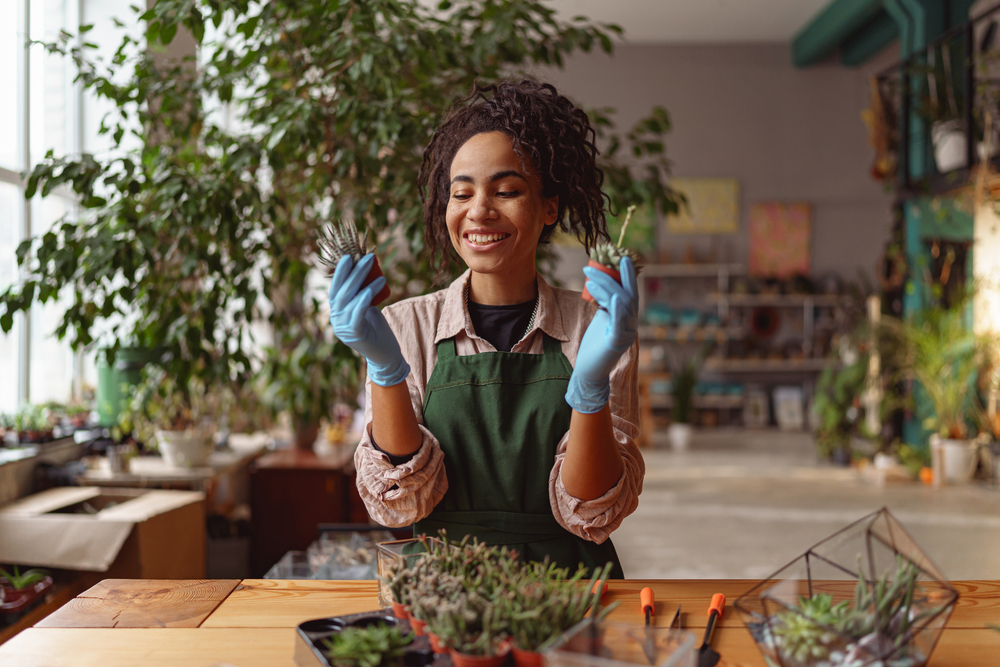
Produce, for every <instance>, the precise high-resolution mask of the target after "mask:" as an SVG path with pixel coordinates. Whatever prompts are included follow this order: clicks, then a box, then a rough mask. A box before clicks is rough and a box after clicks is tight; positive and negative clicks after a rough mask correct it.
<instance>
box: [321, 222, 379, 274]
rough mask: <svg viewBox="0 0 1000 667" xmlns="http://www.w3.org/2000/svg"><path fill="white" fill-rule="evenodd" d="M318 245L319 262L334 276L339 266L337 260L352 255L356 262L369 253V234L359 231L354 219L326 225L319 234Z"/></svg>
mask: <svg viewBox="0 0 1000 667" xmlns="http://www.w3.org/2000/svg"><path fill="white" fill-rule="evenodd" d="M318 236H319V237H318V238H317V240H316V245H317V246H318V247H319V262H320V264H322V265H323V266H324V267H325V268H326V271H327V275H329V276H332V275H333V272H334V271H335V270H336V268H337V262H339V261H340V258H341V257H343V256H344V255H350V256H351V258H352V259H353V260H354V262H355V264H356V263H358V262H359V261H361V258H362V257H364V256H365V255H366V254H368V239H367V234H365V235H362V234H361V233H360V232H358V228H357V227H356V226H355V224H354V221H353V220H348V221H346V222H340V223H339V224H333V225H326V226H324V227H323V228H322V229H321V230H320V233H319V235H318Z"/></svg>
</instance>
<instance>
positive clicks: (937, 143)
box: [931, 120, 968, 174]
mask: <svg viewBox="0 0 1000 667" xmlns="http://www.w3.org/2000/svg"><path fill="white" fill-rule="evenodd" d="M931 141H932V142H933V143H934V162H936V163H937V168H938V172H940V173H942V174H945V173H948V172H949V171H954V170H955V169H959V168H961V167H965V166H967V162H968V155H967V154H966V148H967V146H966V140H965V130H964V129H963V127H962V121H960V120H945V121H938V122H936V123H934V124H933V125H931Z"/></svg>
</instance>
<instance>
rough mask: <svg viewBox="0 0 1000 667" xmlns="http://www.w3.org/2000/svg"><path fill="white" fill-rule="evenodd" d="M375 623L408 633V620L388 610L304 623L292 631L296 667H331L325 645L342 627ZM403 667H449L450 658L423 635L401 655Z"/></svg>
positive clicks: (416, 638) (414, 640) (415, 639)
mask: <svg viewBox="0 0 1000 667" xmlns="http://www.w3.org/2000/svg"><path fill="white" fill-rule="evenodd" d="M375 624H378V625H394V626H397V627H399V630H400V632H402V633H403V634H404V635H407V634H409V633H410V630H411V629H410V622H409V621H401V620H399V619H398V618H396V617H395V616H393V615H392V614H391V613H390V612H389V611H388V610H382V611H366V612H363V613H360V614H350V615H348V616H330V617H327V618H317V619H313V620H311V621H306V622H305V623H300V624H299V626H298V627H297V628H296V629H295V632H296V637H295V664H296V665H298V667H333V663H331V662H330V660H329V659H328V658H327V657H326V652H325V649H326V646H325V644H324V642H325V641H326V640H327V639H329V638H330V637H332V636H333V635H335V634H337V633H338V632H340V631H341V630H343V629H344V628H350V627H367V626H369V625H375ZM403 667H451V658H449V657H448V656H447V655H446V654H437V655H436V654H435V653H434V651H432V650H431V642H430V640H429V639H428V638H427V637H426V636H423V637H415V638H414V639H413V643H412V644H410V646H409V647H408V648H407V651H406V654H405V655H404V656H403Z"/></svg>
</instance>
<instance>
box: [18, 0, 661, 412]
mask: <svg viewBox="0 0 1000 667" xmlns="http://www.w3.org/2000/svg"><path fill="white" fill-rule="evenodd" d="M137 11H138V10H137ZM139 18H140V19H142V20H143V21H145V22H146V33H145V40H143V41H139V42H137V41H135V40H133V39H132V38H130V37H126V38H125V39H124V40H123V42H122V44H121V47H120V48H119V49H118V51H117V52H116V54H115V55H114V56H113V57H112V58H111V59H110V60H109V61H107V62H104V61H100V60H98V59H96V58H94V57H93V56H92V51H91V50H90V49H88V45H84V46H82V47H75V46H73V42H72V40H71V38H70V36H69V35H67V36H66V38H65V39H63V40H62V41H61V42H58V43H51V44H48V45H47V48H48V49H49V50H50V51H51V52H53V53H62V54H65V55H66V56H67V57H71V58H73V59H74V61H75V63H76V65H77V67H78V70H79V79H80V80H81V81H82V84H83V86H84V87H85V88H87V89H89V90H90V91H91V92H92V93H93V94H95V95H96V96H97V97H99V98H103V99H105V100H108V101H110V102H111V103H112V105H113V110H112V111H111V112H110V113H109V114H108V116H107V117H106V118H105V119H104V121H103V123H102V126H101V132H102V133H104V134H107V135H109V136H111V137H112V138H113V139H114V140H115V142H116V143H117V142H121V141H123V140H124V139H126V138H127V135H129V134H132V135H135V138H137V139H138V144H139V148H138V149H136V150H134V151H128V152H119V153H118V154H116V155H114V156H113V157H109V158H104V159H98V158H95V157H93V156H90V155H82V156H57V155H51V154H50V155H48V156H47V157H46V158H45V160H43V162H42V163H41V164H38V165H37V166H35V168H34V169H33V170H32V172H31V174H30V178H29V185H28V189H27V195H28V196H29V197H31V196H34V195H35V193H36V192H40V193H41V194H42V195H43V196H44V195H46V194H48V193H49V192H51V191H52V190H53V189H55V188H71V189H72V190H73V191H74V192H75V193H77V195H78V196H79V199H80V203H81V206H82V209H83V213H82V215H81V216H79V219H78V220H64V221H62V222H60V223H59V224H57V226H56V227H54V228H53V229H52V230H51V231H49V232H46V233H45V234H43V235H41V236H40V237H36V238H33V239H29V240H28V241H25V242H24V243H23V244H22V245H21V246H20V248H19V249H18V262H19V264H20V265H21V267H22V270H23V272H24V280H23V281H22V282H21V283H19V284H17V285H15V286H13V287H12V288H10V289H8V290H7V291H6V292H4V293H3V294H2V295H0V327H2V328H3V330H4V331H9V330H10V328H11V326H12V324H13V316H14V314H15V313H16V312H18V311H26V310H27V309H28V308H29V307H30V306H31V304H32V303H34V302H37V301H41V302H45V301H47V300H49V299H52V298H55V297H56V296H57V295H59V294H62V295H66V297H67V298H66V301H67V305H68V307H67V310H66V313H65V315H64V317H63V320H62V323H61V325H60V326H59V328H58V330H57V332H56V333H57V334H58V335H59V336H69V338H70V342H71V343H72V345H73V346H74V347H80V346H87V345H91V344H92V343H94V342H95V339H96V338H97V332H98V331H100V330H101V329H102V328H109V327H110V328H111V334H110V336H109V339H110V341H111V344H110V345H111V349H112V351H114V350H116V349H118V347H119V346H120V345H123V344H133V345H140V346H143V347H149V348H156V349H160V350H163V351H164V356H163V359H164V361H163V364H164V365H165V366H166V368H167V370H168V371H169V372H171V373H172V374H173V375H174V376H176V377H177V378H178V380H179V382H178V384H179V385H180V386H185V382H184V380H185V379H186V378H188V377H192V376H198V377H199V378H201V379H203V380H205V381H208V382H219V381H236V382H244V381H246V380H247V379H248V378H251V377H254V376H259V377H263V378H264V379H266V381H267V382H268V384H269V385H270V390H269V395H270V396H272V397H273V398H274V400H275V407H277V408H284V409H289V410H291V411H292V413H293V414H294V415H295V417H296V420H297V421H306V422H308V421H315V420H317V419H318V418H319V417H320V416H322V415H323V414H325V413H326V410H327V409H328V407H329V406H330V405H331V404H332V402H333V401H334V400H335V399H337V398H341V397H343V396H345V395H348V396H349V395H350V394H351V393H352V392H353V391H355V390H356V386H357V384H356V383H357V380H358V367H357V364H358V361H357V358H356V357H355V356H354V355H353V354H351V353H350V351H349V350H348V349H347V348H346V346H344V345H342V344H340V343H339V342H337V341H335V340H334V339H333V338H332V336H331V333H330V330H329V326H328V324H327V323H326V304H325V294H322V293H320V290H317V289H315V284H313V286H312V287H311V286H310V282H309V280H308V279H309V276H310V272H311V271H312V270H313V269H314V267H315V266H316V241H317V231H318V230H319V229H320V227H321V226H322V225H323V224H325V223H327V222H330V221H334V220H338V219H352V220H354V221H355V222H356V223H357V225H358V227H359V228H367V229H368V230H369V234H370V238H371V239H372V240H373V241H375V242H376V243H377V250H378V253H379V255H380V256H381V258H382V265H383V267H385V268H386V270H387V274H388V278H389V281H390V283H391V284H392V288H393V295H394V298H397V299H398V298H404V297H406V296H412V295H414V294H417V293H420V292H423V291H427V290H429V289H431V287H432V284H431V283H432V280H433V276H434V272H433V271H431V269H430V266H429V259H430V258H428V257H426V254H425V253H423V252H422V251H423V219H422V213H421V204H420V199H419V196H418V193H417V187H416V176H417V172H418V168H419V164H420V160H421V152H422V149H423V147H424V146H425V145H426V144H427V142H428V140H429V138H430V135H431V133H432V132H433V130H434V128H435V127H436V126H437V125H438V124H439V122H440V121H441V119H442V117H443V114H444V112H445V111H446V110H447V108H448V107H449V106H450V105H451V104H452V103H453V102H454V101H455V100H456V99H459V98H461V97H463V96H464V95H466V94H468V92H469V91H470V90H471V88H472V85H473V83H474V82H475V81H477V80H480V81H489V80H496V79H498V78H502V77H504V76H509V75H513V74H516V72H517V71H519V70H520V69H522V68H532V67H536V66H561V65H562V63H563V60H564V58H565V57H567V56H568V55H569V54H571V53H573V52H576V51H590V50H592V49H595V48H600V49H602V50H603V51H605V52H609V53H610V52H611V51H612V47H613V44H612V38H613V36H615V35H616V34H617V33H619V32H620V29H619V28H618V27H617V26H613V25H595V24H593V23H591V22H589V21H588V20H586V19H584V18H582V17H578V18H576V19H574V20H572V21H569V22H566V21H562V20H559V19H557V18H556V17H555V14H554V12H553V10H551V9H550V8H548V7H546V6H545V5H543V4H542V3H540V2H534V1H530V0H485V1H483V0H461V1H457V2H442V3H441V4H440V5H439V6H438V7H437V9H436V10H434V9H429V8H426V7H424V6H422V5H421V4H419V3H418V2H417V1H416V0H366V1H361V0H355V1H340V0H267V1H264V0H158V1H157V2H156V4H155V5H154V6H153V7H152V8H151V9H149V10H148V11H145V12H143V13H141V15H140V16H139ZM181 27H183V28H184V29H186V30H187V31H189V32H190V34H191V35H192V36H193V37H194V40H195V42H196V44H197V46H198V58H197V61H195V59H194V58H191V59H189V60H188V61H182V62H174V61H170V60H168V59H167V58H165V57H163V54H162V50H163V48H162V47H163V46H164V45H167V44H169V43H170V42H171V41H172V40H173V39H174V37H175V35H176V34H177V31H178V30H179V29H180V28H181ZM86 29H87V27H86V26H85V27H84V28H82V29H81V30H82V31H86ZM158 51H159V52H160V53H159V54H158V53H157V52H158ZM220 105H221V106H223V107H225V108H228V109H229V110H230V111H231V114H232V115H234V116H236V117H238V118H239V122H238V123H237V127H235V128H234V127H227V126H225V125H224V124H220V122H218V118H219V117H220V115H219V114H214V113H212V110H213V109H218V108H219V106H220ZM609 113H610V112H609V110H603V111H599V112H594V113H593V114H592V119H593V120H594V122H595V124H596V125H597V127H598V129H599V131H600V132H601V135H602V137H603V139H602V141H603V142H604V143H605V145H606V146H607V149H606V151H605V155H604V159H603V161H602V163H601V166H602V167H603V168H604V170H605V173H606V179H607V180H606V182H607V186H608V187H607V190H608V194H609V196H610V198H611V200H612V204H613V205H614V206H615V207H618V208H621V207H623V206H625V205H627V204H630V203H645V204H649V205H652V206H655V207H657V208H658V209H659V210H661V211H663V212H664V213H670V212H673V211H675V210H676V209H677V206H678V203H679V202H680V201H681V200H680V198H679V196H678V195H676V193H674V192H673V191H672V190H670V188H669V186H668V185H667V184H666V182H665V177H666V175H667V169H668V164H667V162H666V159H665V149H664V144H663V135H664V134H665V133H666V132H668V131H669V129H670V123H669V118H668V116H667V114H666V112H665V111H664V110H662V109H656V110H653V112H652V113H651V115H650V117H649V118H647V119H645V120H643V121H641V122H640V123H638V124H637V125H636V127H635V128H633V129H632V130H631V131H630V132H628V133H626V134H625V136H624V137H619V136H618V135H616V134H615V133H614V131H613V126H612V125H611V121H610V117H609ZM623 154H624V155H626V157H623V158H622V159H619V157H620V156H622V155H623ZM260 319H267V320H269V321H270V323H271V325H272V328H273V332H274V335H273V344H272V345H271V346H270V347H267V348H266V353H265V354H264V355H263V358H259V357H255V355H259V352H257V351H258V350H260V349H261V348H260V345H259V344H258V342H256V341H254V340H253V338H252V336H251V335H250V332H251V323H253V322H255V321H257V320H260ZM262 368H263V372H261V369H262Z"/></svg>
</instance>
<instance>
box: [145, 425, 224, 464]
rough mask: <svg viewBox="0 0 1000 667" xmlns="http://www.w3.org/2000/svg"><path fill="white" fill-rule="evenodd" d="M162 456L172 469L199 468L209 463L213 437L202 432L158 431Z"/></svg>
mask: <svg viewBox="0 0 1000 667" xmlns="http://www.w3.org/2000/svg"><path fill="white" fill-rule="evenodd" d="M156 439H157V440H158V441H159V443H160V445H159V447H160V454H161V455H162V456H163V460H164V461H165V462H166V464H167V465H168V466H170V467H171V468H197V467H200V466H203V465H205V464H206V463H208V457H209V455H210V454H211V453H212V436H211V434H209V433H206V432H205V431H201V430H195V429H191V430H187V431H157V432H156Z"/></svg>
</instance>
